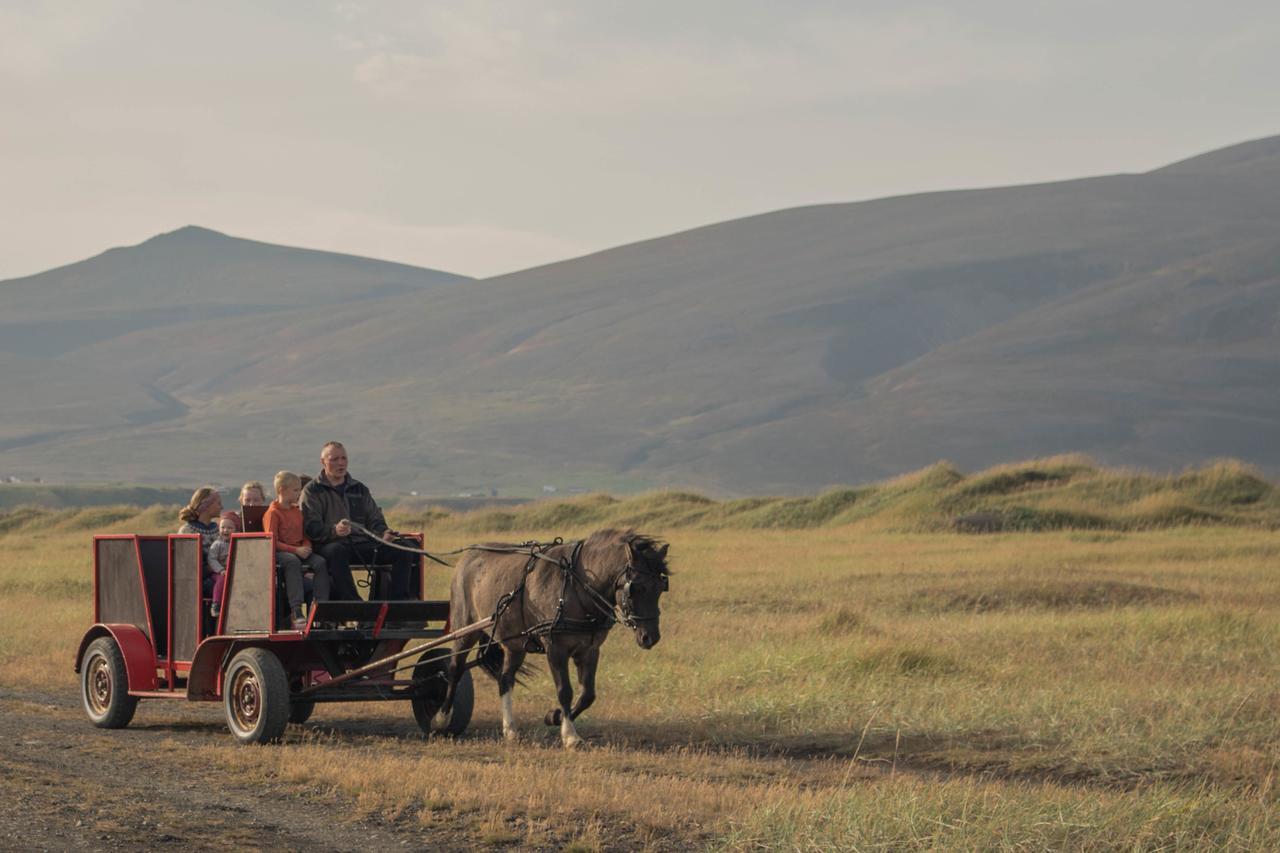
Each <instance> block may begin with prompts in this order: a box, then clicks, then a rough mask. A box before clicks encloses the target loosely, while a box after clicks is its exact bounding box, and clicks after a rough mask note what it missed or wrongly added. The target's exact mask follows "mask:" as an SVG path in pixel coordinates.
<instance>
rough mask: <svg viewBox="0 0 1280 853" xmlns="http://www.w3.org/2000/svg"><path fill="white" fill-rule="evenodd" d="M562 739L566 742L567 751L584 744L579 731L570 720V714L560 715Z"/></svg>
mask: <svg viewBox="0 0 1280 853" xmlns="http://www.w3.org/2000/svg"><path fill="white" fill-rule="evenodd" d="M560 739H561V740H562V741H564V745H565V749H573V748H575V747H577V746H580V745H581V744H582V738H580V737H578V729H577V727H576V726H574V724H573V720H571V719H569V715H568V714H561V715H560Z"/></svg>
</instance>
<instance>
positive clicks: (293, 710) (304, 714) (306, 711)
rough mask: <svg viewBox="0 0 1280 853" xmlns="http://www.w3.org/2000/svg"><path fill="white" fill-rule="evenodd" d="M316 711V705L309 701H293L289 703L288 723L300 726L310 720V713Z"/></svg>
mask: <svg viewBox="0 0 1280 853" xmlns="http://www.w3.org/2000/svg"><path fill="white" fill-rule="evenodd" d="M315 709H316V703H315V701H314V700H311V699H294V700H293V701H292V702H290V703H289V722H291V723H297V724H298V725H302V724H303V723H305V722H306V721H307V720H309V719H311V712H312V711H314V710H315Z"/></svg>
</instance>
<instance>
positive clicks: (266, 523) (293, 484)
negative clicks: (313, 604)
mask: <svg viewBox="0 0 1280 853" xmlns="http://www.w3.org/2000/svg"><path fill="white" fill-rule="evenodd" d="M275 487H276V499H275V500H274V501H272V502H271V506H269V507H267V512H266V514H265V515H264V516H263V517H262V524H263V527H264V528H265V529H266V532H267V533H270V534H272V535H273V536H275V538H276V566H277V567H278V568H279V570H280V571H281V572H282V573H283V574H284V588H285V594H286V595H287V596H288V597H289V618H290V619H291V620H292V621H293V627H294V629H295V630H301V629H302V628H304V627H306V624H307V613H306V610H305V609H304V607H303V601H304V595H305V590H304V587H303V583H302V570H303V567H304V566H305V567H306V568H307V570H308V571H311V572H314V573H315V581H314V584H315V586H314V593H315V600H316V601H326V600H328V598H329V568H328V566H326V565H325V562H324V557H321V556H320V555H319V554H316V553H314V552H313V551H312V550H311V541H310V540H309V539H307V537H306V536H305V535H304V534H303V532H302V510H301V509H300V508H299V507H298V498H299V497H300V496H301V495H302V480H301V478H300V477H299V476H298V475H297V474H295V473H293V472H292V471H281V472H280V473H278V474H276V478H275Z"/></svg>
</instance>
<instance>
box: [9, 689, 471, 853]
mask: <svg viewBox="0 0 1280 853" xmlns="http://www.w3.org/2000/svg"><path fill="white" fill-rule="evenodd" d="M154 704H155V703H153V705H154ZM220 711H221V708H220V706H217V705H212V704H210V705H201V706H189V705H186V704H184V703H177V702H174V703H165V704H164V707H163V711H155V710H152V706H148V705H145V704H144V705H143V706H142V707H140V708H139V712H138V715H137V717H136V718H135V720H134V722H133V723H132V724H131V725H130V726H129V727H128V728H126V729H122V730H117V731H103V730H100V729H96V728H94V727H93V726H92V725H90V724H89V722H88V720H87V719H86V718H85V716H84V713H83V711H82V710H81V708H80V704H79V695H78V694H77V693H74V692H71V691H68V692H66V693H37V692H22V691H15V690H11V689H8V688H4V687H0V778H2V779H3V780H4V796H3V797H0V846H3V847H4V848H5V849H6V850H74V851H82V850H156V849H161V850H163V849H166V848H171V849H174V850H230V849H237V850H244V849H254V848H260V849H271V850H306V851H331V850H332V851H338V850H342V851H346V850H362V849H368V848H371V847H377V848H379V849H384V850H385V849H392V850H395V849H400V850H418V849H426V848H430V849H432V850H464V849H473V848H474V846H475V844H474V840H473V834H472V830H471V827H469V826H468V825H467V824H466V823H465V818H464V817H461V816H460V817H458V818H457V819H456V821H457V825H456V826H451V825H449V823H448V822H447V821H446V822H444V823H443V824H442V823H440V822H436V823H434V824H433V825H432V826H431V827H429V828H428V827H424V826H422V825H421V824H420V823H419V822H418V821H416V820H413V819H401V820H397V821H394V822H391V821H383V820H380V819H377V818H372V819H370V818H364V819H360V820H353V819H351V818H350V816H351V815H354V814H357V809H355V808H354V803H353V802H351V800H350V799H349V798H346V797H343V796H340V795H336V794H333V793H330V792H327V791H315V790H305V789H301V788H299V787H297V786H290V785H286V784H283V783H280V782H278V781H276V780H273V779H271V778H252V779H246V778H236V777H234V776H232V775H231V774H230V772H229V771H227V770H225V769H223V768H220V767H218V766H210V762H208V761H207V760H193V756H192V753H193V751H194V750H193V748H195V747H201V746H209V745H218V746H221V745H225V744H226V743H227V739H228V737H229V736H228V734H227V731H226V728H225V726H224V724H223V722H222V717H221V714H220ZM205 755H207V753H205Z"/></svg>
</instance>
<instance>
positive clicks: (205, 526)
mask: <svg viewBox="0 0 1280 853" xmlns="http://www.w3.org/2000/svg"><path fill="white" fill-rule="evenodd" d="M221 515H222V496H221V495H219V494H218V490H217V489H215V488H214V487H213V486H201V487H200V488H198V489H196V490H195V493H194V494H192V495H191V500H190V501H188V502H187V505H186V506H184V507H183V508H182V509H180V510H178V520H179V521H181V522H182V526H181V527H179V528H178V532H179V533H198V534H200V550H201V551H202V552H203V553H204V562H205V565H206V566H208V567H209V571H208V572H206V573H205V576H204V578H203V579H202V582H201V586H202V587H203V588H204V594H205V596H206V597H208V596H209V595H211V594H212V593H213V584H214V581H215V580H216V578H215V577H214V576H215V575H220V574H222V573H223V572H224V571H226V566H224V565H222V564H221V563H219V562H217V561H215V560H213V559H212V558H211V557H210V556H209V546H211V545H212V544H213V543H214V542H216V541H218V517H219V516H221Z"/></svg>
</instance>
